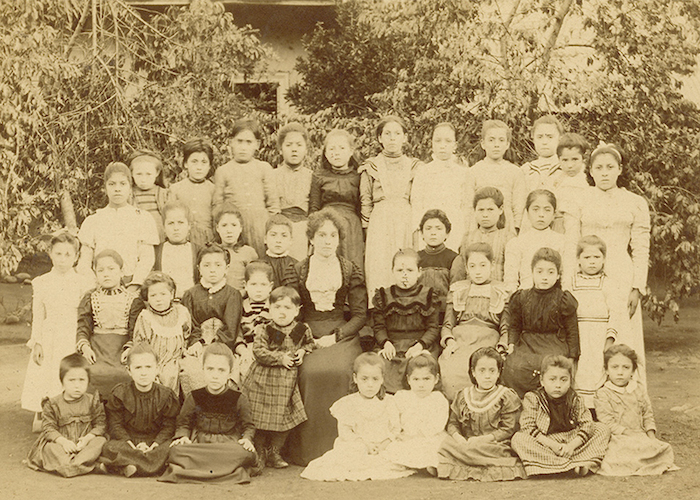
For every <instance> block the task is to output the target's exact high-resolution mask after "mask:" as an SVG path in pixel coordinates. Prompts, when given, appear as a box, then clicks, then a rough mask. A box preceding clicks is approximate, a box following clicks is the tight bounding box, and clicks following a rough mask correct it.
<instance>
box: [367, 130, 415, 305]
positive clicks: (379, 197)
mask: <svg viewBox="0 0 700 500" xmlns="http://www.w3.org/2000/svg"><path fill="white" fill-rule="evenodd" d="M377 139H378V140H379V142H380V143H381V144H382V148H383V149H382V152H381V153H380V154H379V155H377V156H375V157H373V158H369V159H368V160H367V161H366V162H365V163H364V164H363V165H362V166H361V167H360V168H359V170H358V172H359V173H360V204H361V214H362V227H363V228H366V231H367V232H366V235H367V238H366V245H365V276H366V278H367V292H368V295H369V296H370V297H371V296H374V293H375V292H376V291H377V289H378V288H380V287H385V286H389V285H391V282H392V280H391V257H392V256H393V255H394V254H395V253H396V251H397V250H399V249H401V248H409V247H411V246H412V244H413V228H412V227H411V205H410V203H409V199H410V193H411V185H412V184H413V175H414V172H415V169H416V167H417V166H418V164H419V161H418V160H417V159H415V158H410V157H408V156H406V155H404V154H403V152H402V148H403V144H404V142H405V140H406V125H405V123H404V121H403V120H402V119H401V118H399V117H397V116H387V117H385V118H383V119H382V120H381V121H380V122H379V125H378V126H377Z"/></svg>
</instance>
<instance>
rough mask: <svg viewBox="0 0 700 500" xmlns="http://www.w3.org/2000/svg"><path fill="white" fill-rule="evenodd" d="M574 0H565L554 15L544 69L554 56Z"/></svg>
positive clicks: (544, 56) (543, 62)
mask: <svg viewBox="0 0 700 500" xmlns="http://www.w3.org/2000/svg"><path fill="white" fill-rule="evenodd" d="M572 3H574V0H564V1H563V2H562V4H561V7H559V10H558V11H557V13H556V15H555V16H554V25H553V26H552V32H551V33H550V34H549V39H548V40H547V44H546V45H545V47H544V52H543V53H542V64H541V66H540V67H541V69H542V70H544V69H545V68H546V67H547V65H548V64H549V59H550V58H551V56H552V49H554V46H555V45H556V44H557V39H558V38H559V33H561V27H562V26H563V24H564V18H565V17H566V15H567V14H568V13H569V10H571V4H572Z"/></svg>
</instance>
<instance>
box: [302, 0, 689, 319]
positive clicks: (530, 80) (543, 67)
mask: <svg viewBox="0 0 700 500" xmlns="http://www.w3.org/2000/svg"><path fill="white" fill-rule="evenodd" d="M338 9H339V15H338V25H337V26H334V27H332V29H331V28H326V27H320V28H319V29H318V30H317V32H316V33H315V34H314V35H312V36H311V37H309V38H308V40H307V49H308V51H309V55H308V57H307V58H305V59H302V60H301V61H300V62H299V64H298V66H297V68H298V69H299V71H300V72H301V73H302V75H303V82H302V83H301V84H300V85H299V86H298V87H296V88H294V89H293V90H292V92H290V98H291V99H292V100H293V101H294V102H295V104H297V106H299V107H300V108H301V109H304V110H310V111H316V113H317V114H316V116H317V117H318V119H317V120H315V121H316V122H319V121H322V120H323V119H324V118H325V117H328V116H329V115H330V114H331V112H330V110H334V111H339V112H344V113H345V115H353V116H354V117H356V118H351V119H349V121H350V122H352V121H353V120H359V119H360V118H361V119H362V120H367V119H368V118H370V119H371V118H374V117H376V116H378V115H380V114H382V113H386V112H390V111H391V112H396V113H399V114H401V115H403V116H405V117H406V118H408V119H409V122H410V124H411V126H412V138H411V141H412V144H413V153H414V154H417V155H419V156H421V157H423V158H427V157H428V148H429V144H430V141H429V136H430V133H431V131H432V128H433V127H434V125H435V124H436V123H437V122H439V121H443V120H449V121H452V122H453V123H454V124H455V125H457V128H458V130H459V131H460V133H459V137H458V142H459V150H458V152H460V153H461V154H462V155H464V156H466V157H467V158H468V161H469V162H470V163H471V162H473V161H475V160H476V159H478V158H479V157H480V155H482V154H483V153H482V152H481V150H480V147H479V146H478V142H479V141H478V131H479V127H480V124H481V122H482V121H483V120H484V119H486V118H501V119H504V120H506V121H507V122H508V123H509V124H510V125H511V126H512V128H513V131H514V141H513V143H512V146H511V151H510V155H511V156H510V159H511V160H512V161H515V162H516V163H522V162H524V161H525V160H527V159H530V158H531V157H532V156H534V151H533V148H532V145H531V142H530V139H529V135H530V134H529V127H530V124H531V123H532V121H533V119H534V118H536V117H537V116H539V115H541V114H543V113H555V114H557V115H558V116H559V117H560V118H561V119H562V121H563V122H565V123H566V124H567V125H568V127H569V128H570V129H571V130H575V131H579V132H581V133H583V134H584V135H585V136H586V137H587V138H588V139H589V140H591V141H592V142H593V143H594V144H596V143H597V142H598V141H599V140H604V141H606V142H615V143H618V144H620V145H621V146H622V148H623V149H624V150H625V151H627V155H626V163H625V177H626V179H625V181H626V183H627V186H628V188H629V189H631V190H632V191H634V192H636V193H639V194H642V195H644V196H645V197H646V198H647V199H648V200H649V202H650V205H651V208H652V217H653V224H654V225H653V232H652V258H651V270H652V273H653V275H654V276H655V277H657V278H659V279H660V281H661V284H662V285H663V286H661V287H660V288H659V290H660V293H661V295H660V296H658V297H656V296H652V297H651V298H650V299H649V300H648V301H647V304H646V306H647V308H648V310H650V312H652V314H653V315H654V316H655V317H656V318H657V319H660V318H662V317H663V314H664V312H665V311H667V310H668V309H671V310H673V311H674V312H675V311H677V306H676V304H675V302H674V301H673V299H675V298H677V297H680V296H684V295H687V294H689V293H691V292H692V291H693V290H697V289H698V286H699V285H700V258H699V257H700V252H698V250H699V248H700V247H699V246H698V244H699V243H700V242H699V238H698V227H699V224H700V218H699V215H698V214H699V213H700V200H699V196H700V176H698V173H699V171H700V160H699V156H700V150H699V144H700V141H698V139H699V138H700V111H699V110H698V108H697V107H696V106H695V105H693V104H691V103H689V102H687V101H685V100H684V99H683V98H682V96H681V95H680V93H679V89H680V77H681V76H682V75H687V74H690V73H692V72H693V71H694V70H695V66H696V60H697V59H696V58H697V56H698V53H699V52H700V49H699V47H700V44H699V43H698V41H699V39H700V36H699V34H700V29H699V26H700V6H699V5H698V4H697V3H694V2H686V1H683V0H670V1H664V0H612V1H606V0H594V1H590V2H581V1H574V0H527V1H525V0H510V1H509V2H496V1H493V0H485V1H482V2H472V1H468V0H414V1H403V0H396V1H388V2H386V1H379V0H377V1H374V0H356V1H354V2H346V3H344V4H342V5H340V6H339V7H338ZM331 33H332V35H333V37H331ZM388 43H390V44H391V45H386V44H388ZM309 44H313V45H314V46H313V47H310V46H309ZM382 45H385V46H384V51H381V50H379V51H377V49H376V47H377V46H380V47H381V46H382ZM398 52H400V54H397V53H398ZM349 54H351V55H352V56H353V57H354V58H355V59H356V60H359V61H368V60H376V61H377V66H376V67H377V68H381V72H382V74H383V75H388V76H386V77H385V78H382V79H377V78H375V75H374V71H375V69H376V68H375V67H372V68H368V67H367V66H366V65H364V64H359V65H354V66H352V65H350V66H349V65H348V64H347V63H346V60H347V59H348V57H349ZM346 66H347V67H348V68H349V69H350V70H352V72H351V73H348V72H342V70H343V68H344V67H346ZM324 71H325V72H324ZM333 75H342V77H341V78H334V77H333ZM347 80H352V81H353V82H358V83H357V85H353V86H349V85H348V84H347ZM370 84H371V85H370ZM319 95H321V96H335V95H343V96H344V99H343V101H342V102H352V103H362V105H357V106H354V107H351V108H347V107H345V108H342V107H341V109H338V108H339V106H338V105H335V106H333V103H332V102H325V101H324V100H323V99H322V98H318V97H313V96H319ZM324 105H325V106H326V107H327V109H326V110H325V111H319V110H320V108H321V107H322V106H324ZM348 109H349V110H348ZM370 121H371V120H370ZM365 135H367V134H365ZM365 152H366V153H368V154H369V153H370V150H369V148H367V149H366V150H365ZM666 291H668V294H666Z"/></svg>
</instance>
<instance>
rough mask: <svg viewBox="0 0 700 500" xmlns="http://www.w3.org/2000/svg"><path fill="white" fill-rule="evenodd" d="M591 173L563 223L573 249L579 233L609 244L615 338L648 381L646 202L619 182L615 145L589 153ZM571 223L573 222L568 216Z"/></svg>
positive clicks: (648, 224)
mask: <svg viewBox="0 0 700 500" xmlns="http://www.w3.org/2000/svg"><path fill="white" fill-rule="evenodd" d="M590 173H591V177H593V181H594V183H595V187H594V188H590V189H589V190H588V194H587V196H586V197H585V198H584V199H582V200H581V203H580V205H579V207H578V211H577V213H573V214H572V216H573V227H572V228H571V229H569V228H568V227H567V230H566V236H567V240H568V246H569V247H570V248H573V247H574V245H575V244H576V242H577V241H578V239H579V238H580V237H581V236H582V235H586V234H595V235H597V236H599V237H600V238H601V239H602V240H603V241H604V242H605V244H606V245H607V246H608V252H607V256H606V266H605V267H606V269H607V273H608V275H609V276H610V281H612V283H613V284H614V286H615V288H616V295H617V297H618V301H617V303H616V305H613V306H612V307H617V308H620V310H621V311H622V315H623V316H624V317H625V324H624V325H620V328H619V330H618V332H617V340H616V342H617V343H620V344H626V345H628V346H630V347H631V348H632V349H634V351H635V352H636V353H637V356H638V358H639V359H638V362H639V376H640V381H641V382H642V383H646V368H645V367H646V363H645V360H644V332H643V331H642V308H641V304H640V303H639V302H640V300H641V297H642V295H643V294H644V293H646V286H647V273H648V271H649V240H650V236H651V221H650V218H649V205H648V204H647V201H646V200H645V199H644V198H642V197H641V196H639V195H636V194H634V193H631V192H630V191H628V190H627V189H624V188H619V187H617V181H618V179H619V177H620V174H621V173H622V153H620V150H619V149H618V148H617V146H615V145H613V144H603V145H601V146H598V147H597V148H596V149H595V150H594V151H593V153H591V167H590ZM570 222H571V221H570Z"/></svg>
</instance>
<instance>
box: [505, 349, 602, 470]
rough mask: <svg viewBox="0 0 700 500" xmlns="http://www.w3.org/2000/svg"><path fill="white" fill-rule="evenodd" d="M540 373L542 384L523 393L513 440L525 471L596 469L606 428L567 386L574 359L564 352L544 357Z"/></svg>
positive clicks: (600, 457)
mask: <svg viewBox="0 0 700 500" xmlns="http://www.w3.org/2000/svg"><path fill="white" fill-rule="evenodd" d="M540 373H541V375H540V383H541V384H542V387H540V388H539V389H537V390H535V391H533V392H528V393H527V394H525V398H524V399H523V412H522V414H521V415H520V430H519V431H518V432H516V433H515V434H514V435H513V439H512V441H511V446H512V447H513V449H514V450H515V452H516V453H517V454H518V456H519V457H520V459H521V460H522V461H523V464H524V465H525V472H527V475H528V476H535V475H539V474H557V473H560V472H566V471H570V470H573V471H574V472H576V473H577V474H579V475H581V476H585V475H586V474H588V473H589V472H596V471H597V470H598V468H599V467H600V463H601V461H602V460H603V455H605V450H606V449H607V447H608V440H609V439H610V429H609V428H608V426H607V425H605V424H602V423H599V422H593V418H592V417H591V412H590V411H588V408H586V405H585V403H584V401H583V398H581V396H579V395H578V394H576V391H574V390H573V389H572V388H571V381H572V379H573V373H574V364H573V362H572V361H571V360H570V359H567V358H565V357H564V356H555V355H550V356H546V357H545V358H544V359H543V360H542V366H541V368H540Z"/></svg>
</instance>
